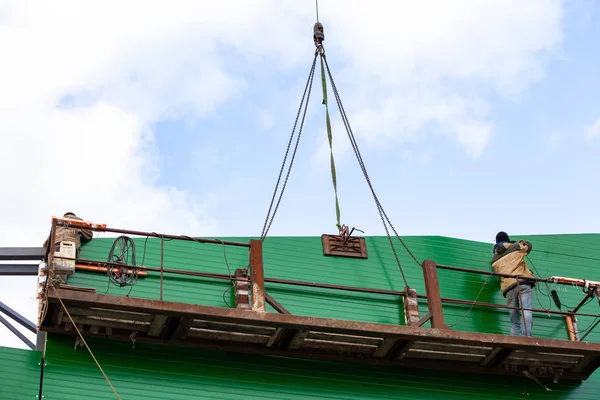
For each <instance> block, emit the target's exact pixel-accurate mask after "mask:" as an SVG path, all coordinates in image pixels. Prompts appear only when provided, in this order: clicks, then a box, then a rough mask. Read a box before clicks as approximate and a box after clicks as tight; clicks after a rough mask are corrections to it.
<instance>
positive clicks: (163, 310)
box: [48, 289, 600, 356]
mask: <svg viewBox="0 0 600 400" xmlns="http://www.w3.org/2000/svg"><path fill="white" fill-rule="evenodd" d="M54 290H55V289H54ZM54 290H51V291H50V293H49V294H48V295H49V299H50V300H51V301H53V302H56V301H58V300H57V298H56V294H55V293H54ZM58 290H59V293H60V297H61V298H62V299H63V302H65V304H67V305H71V306H77V307H101V308H114V309H119V310H124V311H135V312H141V313H148V314H163V315H169V316H172V317H176V318H180V317H182V316H188V317H194V318H197V319H203V320H207V321H217V322H227V323H239V324H244V325H254V326H267V327H272V328H284V329H290V330H291V329H294V330H316V331H319V332H325V333H339V334H345V335H355V336H366V337H375V338H383V337H388V336H394V337H398V338H401V339H406V340H418V341H423V342H444V343H449V344H453V343H454V344H463V345H472V346H480V345H482V344H486V345H489V346H495V347H510V348H513V349H516V350H526V351H532V352H537V351H551V352H553V353H558V354H561V353H564V354H570V353H577V354H596V355H598V356H600V343H589V342H578V343H572V342H569V341H565V340H555V339H543V338H534V339H532V338H524V337H516V336H505V335H497V334H483V333H476V332H463V331H453V330H448V329H443V330H436V332H435V333H434V334H432V333H431V330H429V329H423V328H418V327H411V326H399V325H392V324H379V323H370V322H360V321H347V320H333V319H326V318H317V317H304V316H296V315H287V314H275V313H264V312H255V311H245V310H238V309H234V308H222V307H210V306H201V305H195V304H183V303H174V302H168V301H162V302H161V301H158V300H147V299H138V298H128V297H122V296H112V295H102V294H93V293H86V292H78V291H70V290H61V289H58Z"/></svg>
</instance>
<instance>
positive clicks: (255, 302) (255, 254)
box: [250, 239, 266, 311]
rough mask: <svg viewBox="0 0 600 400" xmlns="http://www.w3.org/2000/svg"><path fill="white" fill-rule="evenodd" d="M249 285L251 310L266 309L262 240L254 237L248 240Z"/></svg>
mask: <svg viewBox="0 0 600 400" xmlns="http://www.w3.org/2000/svg"><path fill="white" fill-rule="evenodd" d="M250 287H251V293H252V299H251V301H252V310H254V311H266V307H265V273H264V270H263V256H262V242H261V241H260V240H255V239H253V240H250Z"/></svg>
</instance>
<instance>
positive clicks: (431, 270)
mask: <svg viewBox="0 0 600 400" xmlns="http://www.w3.org/2000/svg"><path fill="white" fill-rule="evenodd" d="M421 267H422V268H423V277H424V278H425V292H426V293H427V305H428V306H429V312H430V313H431V327H432V328H437V329H449V328H448V326H446V324H445V323H444V311H443V309H442V298H441V296H440V284H439V281H438V276H437V269H436V266H435V261H432V260H424V261H423V264H421Z"/></svg>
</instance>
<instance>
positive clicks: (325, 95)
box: [321, 53, 342, 230]
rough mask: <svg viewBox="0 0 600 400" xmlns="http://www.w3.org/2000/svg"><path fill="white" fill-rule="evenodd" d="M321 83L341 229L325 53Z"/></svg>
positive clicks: (339, 226) (336, 210)
mask: <svg viewBox="0 0 600 400" xmlns="http://www.w3.org/2000/svg"><path fill="white" fill-rule="evenodd" d="M321 83H322V84H323V104H325V123H326V125H327V138H328V139H329V153H330V155H331V180H332V181H333V191H334V193H335V215H336V217H337V224H336V226H337V227H338V229H339V230H341V229H342V224H341V223H340V203H339V201H338V193H337V178H336V175H335V161H334V160H333V136H332V134H331V120H330V119H329V105H328V101H327V81H326V79H325V67H324V65H323V53H321Z"/></svg>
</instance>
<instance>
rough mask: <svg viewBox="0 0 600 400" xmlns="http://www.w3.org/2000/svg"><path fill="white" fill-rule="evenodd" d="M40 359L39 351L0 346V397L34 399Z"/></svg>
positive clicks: (12, 399)
mask: <svg viewBox="0 0 600 400" xmlns="http://www.w3.org/2000/svg"><path fill="white" fill-rule="evenodd" d="M41 361H42V353H41V352H39V351H33V350H23V349H13V348H9V347H0V399H3V400H24V399H36V398H37V396H38V395H39V392H40V371H41V365H40V363H41Z"/></svg>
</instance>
